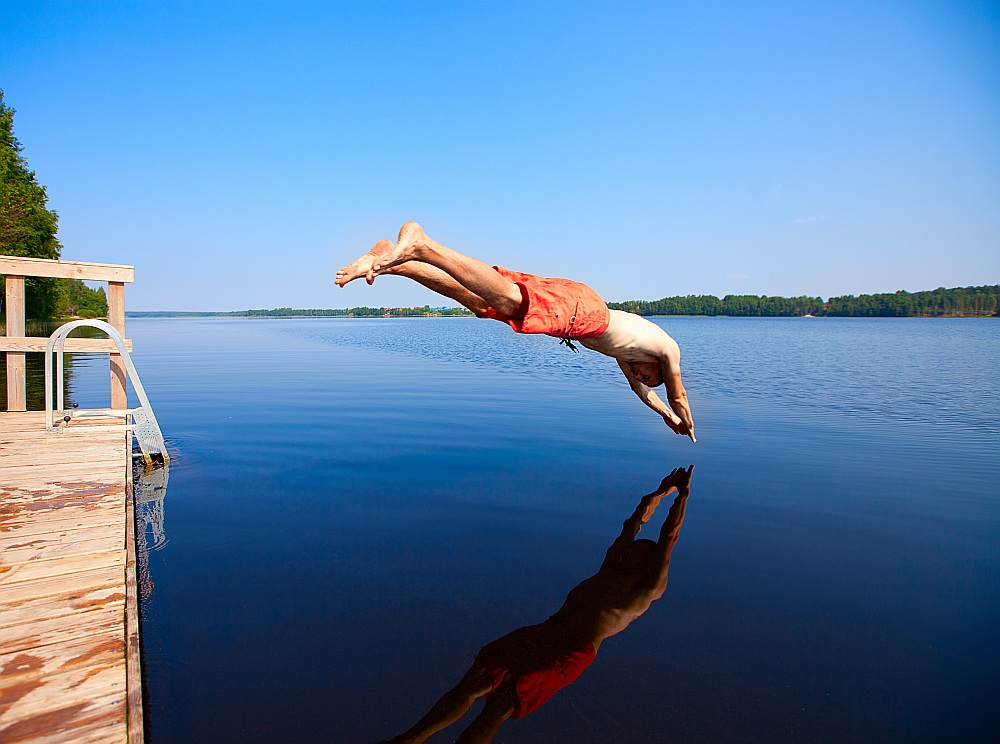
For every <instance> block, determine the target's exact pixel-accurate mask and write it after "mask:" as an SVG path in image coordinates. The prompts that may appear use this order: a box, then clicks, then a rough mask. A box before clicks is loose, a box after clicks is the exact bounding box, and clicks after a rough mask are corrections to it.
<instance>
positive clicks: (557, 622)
mask: <svg viewBox="0 0 1000 744" xmlns="http://www.w3.org/2000/svg"><path fill="white" fill-rule="evenodd" d="M693 471H694V466H693V465H692V466H691V467H689V468H688V469H687V470H685V469H683V468H677V469H675V470H674V471H673V472H671V473H670V475H668V476H667V477H666V478H664V479H663V481H662V482H661V483H660V487H659V488H657V489H656V491H654V492H653V493H651V494H648V495H646V496H643V497H642V500H641V501H640V502H639V506H638V507H637V508H636V510H635V512H634V513H633V514H632V516H631V517H629V518H628V519H626V520H625V524H624V525H623V527H622V533H621V535H620V536H619V537H618V539H617V540H615V541H614V543H613V544H612V545H611V547H610V548H609V549H608V552H607V555H606V556H605V558H604V562H603V563H602V564H601V568H600V570H599V571H598V572H597V573H596V574H595V575H594V576H591V577H590V578H589V579H587V580H586V581H583V582H581V583H580V584H578V585H577V586H576V587H575V588H574V589H573V590H572V591H570V593H569V594H568V595H567V596H566V601H565V602H564V603H563V606H562V607H560V608H559V611H558V612H556V614H554V615H553V616H552V617H550V618H549V619H548V620H546V621H545V622H543V623H539V624H538V625H529V626H527V627H524V628H519V629H517V630H515V631H514V632H512V633H508V634H507V635H505V636H503V637H502V638H499V639H497V640H495V641H493V642H492V643H490V644H488V645H486V646H484V647H483V648H482V649H481V650H480V651H479V654H478V655H477V656H476V660H475V662H473V664H472V668H471V669H469V671H468V672H466V674H465V676H464V677H462V679H461V680H460V681H459V683H458V684H457V685H456V686H455V687H454V689H452V690H450V691H449V692H446V693H445V694H444V696H443V697H442V698H441V699H440V700H438V701H437V703H435V704H434V707H433V708H431V709H430V711H428V713H427V715H425V716H424V717H423V718H421V719H420V720H419V721H418V722H417V724H416V725H415V726H413V728H411V729H410V730H409V731H407V732H406V733H404V734H400V735H399V736H397V737H396V738H395V739H392V740H391V742H395V743H399V742H422V741H424V740H425V739H427V738H428V737H429V736H431V735H432V734H434V733H436V732H438V731H440V730H441V729H443V728H445V727H447V726H450V725H451V724H453V723H455V722H456V721H457V720H458V719H459V718H461V717H462V716H463V715H465V713H466V712H467V711H468V710H469V708H470V707H472V704H473V703H474V702H475V701H476V700H477V699H478V698H480V697H482V696H484V695H485V696H486V705H485V706H484V707H483V710H482V711H481V712H480V713H479V715H478V716H476V718H475V719H474V720H473V721H472V723H471V724H470V725H469V727H468V728H467V729H465V731H464V732H462V735H461V736H460V737H459V738H458V742H459V744H468V743H471V742H489V741H492V739H493V736H494V734H496V732H497V729H498V728H499V727H500V724H501V723H503V722H504V721H505V720H507V719H508V718H520V717H521V716H524V715H527V714H528V713H530V712H531V711H533V710H535V709H537V708H539V707H540V706H542V705H544V704H545V702H546V701H547V700H548V699H549V698H550V697H552V695H554V694H555V693H556V691H558V690H559V689H561V688H563V687H565V686H566V685H568V684H569V683H570V682H572V681H573V680H575V679H576V678H577V677H579V676H580V674H581V673H582V672H583V670H584V669H586V668H587V667H588V666H589V665H590V663H591V662H592V661H593V660H594V657H595V656H596V654H597V649H598V648H600V645H601V642H602V641H603V640H604V639H605V638H608V637H610V636H613V635H615V634H616V633H620V632H621V631H623V630H624V629H625V628H626V627H628V625H629V624H630V623H631V622H632V621H633V620H635V619H636V618H637V617H639V616H640V615H641V614H642V613H644V612H645V611H646V610H648V609H649V606H650V605H651V604H652V603H653V600H656V599H659V598H660V597H661V596H663V591H664V590H665V589H666V588H667V569H668V568H669V567H670V552H671V550H673V547H674V544H675V543H676V542H677V536H678V534H679V533H680V529H681V523H682V522H683V521H684V510H685V507H686V505H687V498H688V494H689V492H690V484H691V474H692V472H693ZM674 491H676V492H677V497H676V498H675V499H674V503H673V504H672V505H671V507H670V512H669V514H668V515H667V518H666V520H665V521H664V523H663V527H662V528H661V529H660V535H659V539H657V541H656V542H653V541H652V540H637V539H636V535H638V534H639V529H640V528H641V527H642V525H643V524H644V523H645V522H647V521H649V519H650V518H651V517H652V516H653V512H654V511H655V509H656V507H657V506H658V505H659V503H660V500H661V499H662V498H663V497H664V496H667V495H669V494H671V493H673V492H674Z"/></svg>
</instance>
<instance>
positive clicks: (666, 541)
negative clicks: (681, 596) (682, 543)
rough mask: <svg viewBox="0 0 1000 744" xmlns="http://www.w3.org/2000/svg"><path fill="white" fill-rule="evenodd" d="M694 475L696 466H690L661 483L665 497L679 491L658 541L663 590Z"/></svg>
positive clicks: (660, 576)
mask: <svg viewBox="0 0 1000 744" xmlns="http://www.w3.org/2000/svg"><path fill="white" fill-rule="evenodd" d="M693 473H694V465H691V466H689V467H688V469H687V470H685V469H684V468H676V469H675V470H673V471H672V472H671V473H670V475H668V476H667V477H666V478H664V479H663V481H662V482H661V483H660V489H659V490H660V493H661V495H663V496H665V495H667V494H669V493H670V492H671V491H673V490H674V489H676V490H677V496H676V498H674V503H673V504H671V505H670V511H669V512H668V513H667V517H666V519H664V520H663V526H662V527H661V528H660V536H659V539H658V540H657V541H656V544H657V547H658V549H659V553H660V566H659V571H658V577H657V583H658V585H659V586H660V587H661V588H665V587H666V585H667V571H668V570H669V568H670V553H671V551H672V550H673V549H674V545H675V544H676V543H677V538H678V537H679V536H680V532H681V525H682V524H684V514H685V512H686V511H687V500H688V496H689V495H690V494H691V475H692V474H693Z"/></svg>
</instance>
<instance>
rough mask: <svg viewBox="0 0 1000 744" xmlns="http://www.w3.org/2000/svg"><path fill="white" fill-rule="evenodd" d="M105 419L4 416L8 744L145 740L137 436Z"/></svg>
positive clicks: (0, 606) (1, 597)
mask: <svg viewBox="0 0 1000 744" xmlns="http://www.w3.org/2000/svg"><path fill="white" fill-rule="evenodd" d="M101 423H102V422H100V421H99V420H98V421H90V422H88V424H94V425H87V426H82V425H81V426H76V427H70V428H69V429H68V430H67V431H66V432H65V433H46V431H45V423H44V416H43V414H42V413H40V412H29V413H0V741H2V742H4V743H5V744H13V743H14V742H21V741H33V742H58V741H66V742H70V741H72V742H127V741H132V742H141V741H142V689H141V675H140V666H139V664H140V657H139V628H138V607H137V603H138V602H137V595H136V575H135V555H136V553H135V545H134V519H133V515H132V511H133V508H132V505H131V503H130V498H129V496H130V493H131V483H130V478H129V476H128V469H129V468H130V452H131V441H130V438H131V436H130V434H129V433H128V432H127V431H126V430H125V427H124V426H122V425H121V419H116V420H110V421H108V422H106V424H107V425H100V424H101ZM116 424H117V425H116Z"/></svg>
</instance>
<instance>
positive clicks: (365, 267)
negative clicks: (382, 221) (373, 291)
mask: <svg viewBox="0 0 1000 744" xmlns="http://www.w3.org/2000/svg"><path fill="white" fill-rule="evenodd" d="M391 249H392V243H390V242H389V241H388V240H386V239H385V238H382V240H380V241H379V242H377V243H376V244H375V245H373V246H372V248H371V250H370V251H368V253H366V254H365V255H363V256H361V258H358V259H355V260H354V261H352V262H351V263H349V264H347V266H345V267H344V268H342V269H341V270H340V271H338V272H337V278H336V279H334V280H333V282H334V284H336V285H338V286H340V287H343V286H344V285H345V284H347V283H348V282H353V281H354V280H355V279H359V278H361V277H363V276H365V275H366V274H367V273H368V272H369V271H370V270H371V268H372V264H373V263H374V262H375V260H376V259H377V258H379V257H380V256H383V255H385V253H386V252H387V251H389V250H391ZM372 279H374V277H372ZM368 283H369V284H371V283H372V280H369V281H368Z"/></svg>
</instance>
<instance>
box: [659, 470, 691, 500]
mask: <svg viewBox="0 0 1000 744" xmlns="http://www.w3.org/2000/svg"><path fill="white" fill-rule="evenodd" d="M693 473H694V465H689V466H688V467H687V469H685V468H674V469H673V470H671V471H670V475H668V476H667V477H666V478H664V479H663V480H662V481H660V487H659V488H658V489H657V490H656V494H657V495H658V496H666V495H667V494H668V493H670V492H671V491H672V490H674V489H675V488H676V489H677V490H678V491H679V492H680V494H681V495H683V494H685V493H686V492H688V491H690V490H691V475H692V474H693Z"/></svg>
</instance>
